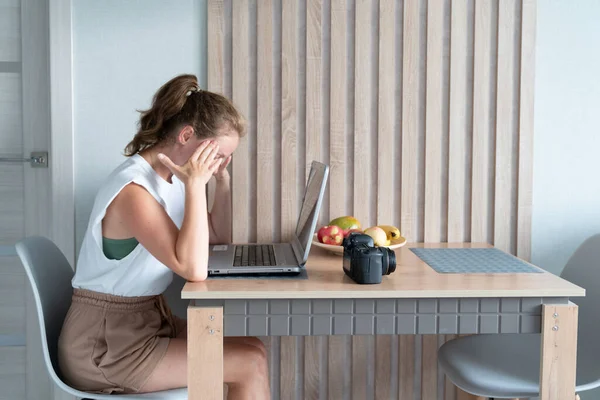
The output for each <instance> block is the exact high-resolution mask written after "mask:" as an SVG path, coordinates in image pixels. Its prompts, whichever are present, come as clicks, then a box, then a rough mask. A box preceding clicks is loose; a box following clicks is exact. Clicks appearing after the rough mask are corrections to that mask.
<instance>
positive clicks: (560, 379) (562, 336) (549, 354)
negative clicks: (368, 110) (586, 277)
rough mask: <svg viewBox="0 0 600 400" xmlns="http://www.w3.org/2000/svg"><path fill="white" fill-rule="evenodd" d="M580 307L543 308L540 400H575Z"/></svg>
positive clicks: (571, 304)
mask: <svg viewBox="0 0 600 400" xmlns="http://www.w3.org/2000/svg"><path fill="white" fill-rule="evenodd" d="M577 310H578V308H577V305H576V304H573V303H571V302H569V304H544V305H543V306H542V351H541V360H540V400H565V399H574V398H575V373H576V369H577V364H576V361H577Z"/></svg>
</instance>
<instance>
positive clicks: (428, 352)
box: [421, 335, 438, 400]
mask: <svg viewBox="0 0 600 400" xmlns="http://www.w3.org/2000/svg"><path fill="white" fill-rule="evenodd" d="M422 346H423V347H422V348H423V351H422V353H421V360H422V361H421V399H422V400H437V395H438V393H437V349H438V340H437V336H436V335H423V345H422Z"/></svg>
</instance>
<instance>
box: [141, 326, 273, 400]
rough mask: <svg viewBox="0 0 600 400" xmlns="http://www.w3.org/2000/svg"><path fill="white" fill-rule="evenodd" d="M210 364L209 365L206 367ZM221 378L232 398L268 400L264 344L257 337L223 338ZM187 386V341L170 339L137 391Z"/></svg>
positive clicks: (267, 377) (267, 375)
mask: <svg viewBox="0 0 600 400" xmlns="http://www.w3.org/2000/svg"><path fill="white" fill-rule="evenodd" d="M209 367H210V366H209ZM223 375H224V376H223V377H224V380H225V383H227V384H228V386H229V395H228V398H229V399H231V400H250V399H260V400H262V399H270V397H271V395H270V389H269V367H268V362H267V354H266V349H265V348H264V345H262V342H261V341H260V340H259V339H256V338H228V337H226V338H223ZM186 386H187V341H186V340H185V339H181V338H177V339H171V341H170V343H169V347H168V348H167V353H166V354H165V356H164V358H163V359H162V360H161V362H160V363H159V364H158V366H157V367H156V369H155V370H154V372H153V373H152V375H151V376H150V378H149V379H148V381H147V382H146V384H145V385H144V387H143V388H142V389H141V390H140V392H156V391H160V390H167V389H175V388H181V387H186Z"/></svg>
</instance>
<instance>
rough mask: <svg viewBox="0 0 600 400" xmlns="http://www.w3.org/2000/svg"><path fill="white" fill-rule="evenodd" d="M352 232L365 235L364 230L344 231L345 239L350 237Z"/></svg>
mask: <svg viewBox="0 0 600 400" xmlns="http://www.w3.org/2000/svg"><path fill="white" fill-rule="evenodd" d="M352 232H359V233H363V231H362V230H360V229H357V228H354V229H344V238H347V237H348V235H350V234H351V233H352Z"/></svg>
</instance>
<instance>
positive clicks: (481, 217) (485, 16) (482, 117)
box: [471, 0, 492, 242]
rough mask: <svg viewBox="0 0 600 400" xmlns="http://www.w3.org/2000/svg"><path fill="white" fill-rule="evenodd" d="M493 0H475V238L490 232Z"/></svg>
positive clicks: (473, 181) (473, 221)
mask: <svg viewBox="0 0 600 400" xmlns="http://www.w3.org/2000/svg"><path fill="white" fill-rule="evenodd" d="M491 18H492V1H491V0H479V1H476V2H475V49H474V67H473V172H472V174H473V177H472V200H471V204H472V206H471V221H472V222H471V241H473V242H486V241H487V236H488V233H487V232H488V224H489V219H488V211H487V207H488V203H489V201H490V198H489V192H488V191H489V185H490V182H489V180H488V168H489V162H490V160H489V155H488V146H489V136H490V134H489V126H490V125H489V120H490V89H491V88H490V83H489V82H490V55H489V40H490V37H491V34H492V33H491V24H490V20H491Z"/></svg>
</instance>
